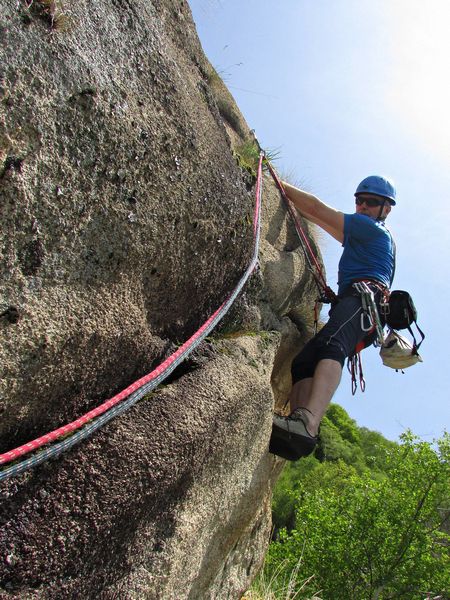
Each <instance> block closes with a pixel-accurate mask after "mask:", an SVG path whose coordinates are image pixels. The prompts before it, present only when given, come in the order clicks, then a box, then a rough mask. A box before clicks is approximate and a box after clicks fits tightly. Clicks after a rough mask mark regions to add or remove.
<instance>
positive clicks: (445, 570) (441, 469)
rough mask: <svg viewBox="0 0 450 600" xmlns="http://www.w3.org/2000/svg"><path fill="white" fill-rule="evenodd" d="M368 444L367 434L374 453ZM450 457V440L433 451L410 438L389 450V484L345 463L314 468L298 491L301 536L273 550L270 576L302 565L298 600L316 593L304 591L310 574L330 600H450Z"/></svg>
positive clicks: (284, 535)
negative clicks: (439, 597)
mask: <svg viewBox="0 0 450 600" xmlns="http://www.w3.org/2000/svg"><path fill="white" fill-rule="evenodd" d="M360 433H361V432H360ZM350 435H352V433H351V432H350ZM364 438H365V439H364ZM369 438H370V436H369V435H368V434H367V432H362V435H361V436H360V438H359V442H360V443H361V442H362V440H363V439H364V444H366V447H367V446H370V443H369V442H370V439H369ZM353 439H357V438H356V437H353ZM346 441H348V439H347V440H346ZM376 441H377V442H380V440H379V439H378V438H377V439H376ZM372 442H373V440H372ZM381 445H383V444H381ZM449 449H450V443H449V437H448V436H447V435H446V436H444V437H443V438H442V439H441V440H440V441H439V442H438V446H437V448H434V447H433V446H432V444H429V443H426V442H421V441H418V440H417V439H415V438H414V437H413V436H412V435H411V434H405V435H404V436H403V437H402V439H401V443H400V444H387V445H384V450H383V452H384V454H385V459H384V463H383V467H384V468H383V476H377V477H375V478H374V477H373V476H372V474H371V472H370V470H369V469H367V468H366V469H362V470H361V469H358V468H356V467H355V466H353V465H351V464H350V465H349V464H345V463H344V462H343V461H342V460H336V461H335V462H323V463H319V462H318V461H316V463H311V465H310V469H309V472H308V473H306V474H305V475H304V477H303V480H302V482H301V486H300V485H299V483H298V482H297V486H296V488H294V489H295V494H296V500H295V502H294V504H295V507H296V510H295V524H294V528H293V529H292V530H290V531H288V530H286V529H285V530H282V531H281V532H280V535H279V537H278V539H277V541H275V542H273V543H272V544H271V546H270V548H269V553H268V556H267V559H266V569H268V571H269V573H270V572H275V571H277V570H278V571H279V565H280V564H281V563H282V562H283V563H285V564H286V563H287V564H288V565H289V567H290V568H288V569H284V572H285V573H287V572H289V570H292V569H293V568H294V567H295V566H296V565H298V564H299V559H300V558H301V563H300V564H301V567H300V568H299V569H298V572H297V577H298V581H299V582H301V585H302V586H303V590H302V594H303V593H304V594H305V596H302V595H299V596H298V597H299V598H301V597H308V594H311V593H312V588H311V589H307V587H306V588H305V586H304V582H305V580H306V579H307V578H308V577H309V576H310V575H311V574H314V581H313V585H314V590H317V589H318V588H320V589H321V590H322V592H321V597H322V598H323V599H324V600H349V599H352V600H366V599H367V600H369V599H370V600H387V599H396V600H401V599H405V600H413V599H416V598H417V599H420V600H422V599H423V598H424V597H425V596H426V593H427V592H433V593H435V594H438V593H441V594H443V596H444V597H448V594H449V593H450V579H449V577H450V575H449V574H450V559H449V555H448V544H449V541H450V537H449V536H447V535H446V534H445V533H444V529H445V521H446V520H447V519H448V518H449V514H450V498H449V495H450V494H449V480H450V477H449V475H450V472H449V458H450V452H449ZM375 458H376V460H377V461H378V462H380V456H375ZM300 462H301V461H300ZM380 464H381V463H380Z"/></svg>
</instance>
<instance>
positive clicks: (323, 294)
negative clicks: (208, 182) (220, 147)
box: [265, 160, 336, 302]
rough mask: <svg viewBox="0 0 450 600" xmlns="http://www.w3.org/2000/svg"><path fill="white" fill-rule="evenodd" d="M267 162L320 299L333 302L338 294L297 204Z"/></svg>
mask: <svg viewBox="0 0 450 600" xmlns="http://www.w3.org/2000/svg"><path fill="white" fill-rule="evenodd" d="M265 162H266V164H267V166H268V168H269V172H270V174H271V175H272V177H273V180H274V181H275V184H276V186H277V187H278V189H279V191H280V194H281V197H282V198H283V200H284V202H285V204H286V208H287V211H288V212H289V215H290V217H291V219H292V221H293V223H294V227H295V230H296V232H297V235H298V237H299V239H300V242H301V244H302V247H303V250H304V252H305V256H306V260H307V262H308V264H309V267H310V270H311V272H312V274H313V276H314V279H315V282H316V285H317V288H318V290H319V294H320V298H319V300H320V301H322V302H332V301H333V300H334V299H335V298H336V294H335V293H334V292H333V290H332V289H331V288H330V287H329V286H328V284H327V282H326V279H325V275H324V273H323V267H322V265H321V264H320V262H319V260H318V258H317V256H316V254H315V253H314V251H313V249H312V248H311V244H310V243H309V240H308V236H307V235H306V233H305V230H304V229H303V226H302V223H301V221H300V218H299V215H298V212H297V210H296V209H295V206H294V204H293V203H292V201H291V200H289V198H288V196H287V194H286V191H285V189H284V187H283V184H282V183H281V180H280V178H279V177H278V175H277V173H276V172H275V170H274V168H273V167H272V165H271V164H270V162H269V161H268V160H266V161H265Z"/></svg>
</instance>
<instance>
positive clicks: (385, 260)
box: [338, 213, 394, 294]
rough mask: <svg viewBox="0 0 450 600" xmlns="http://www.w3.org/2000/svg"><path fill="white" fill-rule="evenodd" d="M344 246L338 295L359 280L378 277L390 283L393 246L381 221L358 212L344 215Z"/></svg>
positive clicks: (377, 278)
mask: <svg viewBox="0 0 450 600" xmlns="http://www.w3.org/2000/svg"><path fill="white" fill-rule="evenodd" d="M342 245H343V247H344V252H343V253H342V256H341V260H340V261H339V275H338V286H339V294H341V293H342V292H343V291H344V289H345V288H346V287H348V286H349V285H350V284H351V283H352V282H353V281H355V280H356V279H364V278H368V279H376V280H377V281H380V282H381V283H384V284H385V285H387V286H390V284H391V278H392V274H393V272H394V245H393V241H392V237H391V235H390V233H389V232H388V230H387V229H386V227H385V225H384V223H383V222H382V221H377V220H376V219H373V218H372V217H369V216H367V215H360V214H357V213H355V214H352V215H347V214H346V215H344V242H343V244H342Z"/></svg>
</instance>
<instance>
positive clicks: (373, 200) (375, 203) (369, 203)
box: [355, 196, 386, 208]
mask: <svg viewBox="0 0 450 600" xmlns="http://www.w3.org/2000/svg"><path fill="white" fill-rule="evenodd" d="M355 202H356V204H357V205H358V206H361V204H364V202H365V203H366V206H369V207H371V208H373V207H374V206H382V205H383V204H385V203H386V200H382V199H380V200H378V198H361V196H356V198H355Z"/></svg>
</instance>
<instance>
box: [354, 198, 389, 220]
mask: <svg viewBox="0 0 450 600" xmlns="http://www.w3.org/2000/svg"><path fill="white" fill-rule="evenodd" d="M357 200H358V202H361V204H358V203H357V204H356V213H357V214H359V215H367V216H368V217H372V218H373V219H379V218H380V217H381V219H385V218H386V217H387V215H388V214H389V213H390V212H391V204H390V202H389V200H385V204H384V207H383V211H382V213H381V215H380V206H381V204H380V203H382V202H383V200H384V198H381V197H380V196H375V195H374V194H359V195H358V198H357ZM366 200H367V201H368V202H366ZM375 202H376V203H377V204H376V205H375V206H369V204H373V203H375Z"/></svg>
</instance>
